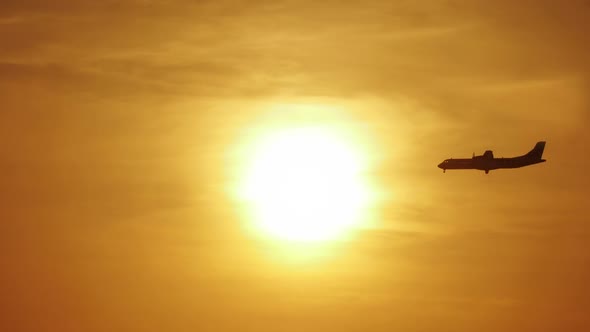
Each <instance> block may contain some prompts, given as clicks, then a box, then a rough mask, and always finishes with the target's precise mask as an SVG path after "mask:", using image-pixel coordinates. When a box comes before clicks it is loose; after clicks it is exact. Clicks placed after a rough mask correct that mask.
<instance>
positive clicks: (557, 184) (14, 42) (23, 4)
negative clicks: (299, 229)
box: [0, 0, 590, 332]
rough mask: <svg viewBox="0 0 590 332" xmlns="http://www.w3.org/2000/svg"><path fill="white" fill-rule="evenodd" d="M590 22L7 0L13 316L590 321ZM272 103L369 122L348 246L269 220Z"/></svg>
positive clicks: (152, 321) (210, 321)
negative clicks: (238, 180)
mask: <svg viewBox="0 0 590 332" xmlns="http://www.w3.org/2000/svg"><path fill="white" fill-rule="evenodd" d="M588 31H590V3H589V2H588V1H577V0H572V1H550V0H540V1H526V0H525V1H504V0H500V1H483V0H473V1H451V0H449V1H434V0H432V1H364V2H362V3H361V2H353V1H322V2H317V1H307V0H301V1H288V0H278V1H229V0H219V1H188V0H168V1H165V0H153V1H150V0H143V1H140V0H136V1H113V0H105V1H89V0H80V1H66V0H53V1H41V0H20V1H17V0H3V1H1V2H0V45H2V46H1V47H0V101H1V105H0V151H2V154H1V157H0V158H1V160H0V161H1V163H0V253H1V254H0V267H1V272H2V273H0V306H1V310H0V330H3V331H244V330H245V331H367V330H370V331H473V330H478V331H482V332H483V331H587V330H590V316H589V315H588V313H589V309H590V287H589V286H588V280H590V250H589V249H590V247H589V243H590V226H589V223H590V213H589V208H588V202H589V201H588V199H589V198H590V176H588V170H589V168H590V154H589V153H588V144H589V143H590V133H589V131H588V124H589V123H590V112H589V106H590V105H589V100H588V91H589V88H590V62H589V61H588V59H590V46H588V45H590V35H589V34H588ZM273 105H312V106H309V107H311V108H313V107H317V113H314V115H313V116H311V117H310V119H311V120H310V121H314V119H316V118H317V119H323V117H330V116H331V115H326V114H324V113H326V112H327V113H330V112H332V111H329V112H328V111H325V109H329V108H330V107H333V108H335V109H337V110H340V111H336V112H341V113H345V114H342V115H341V116H339V117H338V119H339V121H343V122H345V124H346V125H347V126H349V127H351V128H354V130H356V132H357V133H361V134H360V135H361V136H362V135H363V134H366V136H363V137H365V139H366V142H365V143H366V146H367V150H368V151H370V153H371V159H372V160H373V161H374V163H373V168H372V169H371V174H370V175H371V177H372V179H373V182H375V183H376V184H378V187H379V188H380V189H381V190H382V192H383V194H384V195H383V196H382V199H381V200H380V202H379V204H378V206H376V207H375V211H374V220H373V222H371V223H367V224H366V227H364V228H363V229H362V230H360V231H358V232H356V233H355V234H354V235H353V236H352V237H351V238H349V239H347V240H346V241H339V242H335V243H331V244H327V245H325V247H324V248H319V249H318V248H313V246H312V247H309V246H307V247H303V246H302V248H300V249H297V248H295V249H294V248H289V249H285V248H282V249H281V248H276V247H274V244H272V243H269V242H267V241H263V240H260V239H258V238H256V237H255V236H251V235H252V234H250V233H249V232H248V231H247V227H246V226H245V225H246V224H247V222H248V221H247V220H244V218H243V215H242V213H241V210H240V207H239V205H237V204H235V202H233V201H232V199H231V198H230V195H228V192H229V191H231V184H232V183H233V181H234V180H235V179H234V178H233V177H234V176H235V168H236V167H237V163H238V162H237V161H236V159H235V154H234V151H235V149H236V146H237V143H238V142H241V141H243V140H244V139H245V138H247V136H248V128H253V127H256V126H261V124H264V123H265V121H266V120H265V119H267V116H268V114H269V112H270V113H272V112H271V111H269V110H271V109H272V108H273ZM313 105H315V106H313ZM330 114H331V113H330ZM322 121H323V120H322ZM540 140H546V141H547V148H546V149H545V154H544V158H546V159H547V160H548V162H547V163H544V164H541V165H535V166H531V167H527V168H523V169H517V170H498V171H492V172H491V173H490V174H489V175H485V174H483V172H476V171H464V172H460V171H457V172H450V171H449V172H447V173H446V174H442V172H441V171H440V169H438V168H436V165H437V164H438V163H439V162H440V161H442V160H443V159H446V158H449V157H470V156H471V152H475V153H476V154H481V153H483V151H484V150H486V149H492V150H494V153H495V155H496V156H497V157H501V156H505V157H510V156H515V155H520V154H523V153H525V152H527V151H529V150H530V149H531V148H532V147H533V145H534V143H535V142H536V141H540ZM316 249H317V250H316ZM314 250H316V251H314ZM298 251H301V252H310V254H309V255H310V256H312V257H311V258H310V257H307V256H306V257H303V258H302V257H294V255H293V252H298ZM295 256H297V255H295ZM304 256H305V255H304Z"/></svg>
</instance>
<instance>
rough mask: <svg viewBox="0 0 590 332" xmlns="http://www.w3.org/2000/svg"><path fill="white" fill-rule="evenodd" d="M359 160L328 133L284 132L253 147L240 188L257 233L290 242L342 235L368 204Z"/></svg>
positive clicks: (340, 136) (350, 148)
mask: <svg viewBox="0 0 590 332" xmlns="http://www.w3.org/2000/svg"><path fill="white" fill-rule="evenodd" d="M363 161H364V160H363V157H362V155H361V154H360V152H359V150H358V149H357V148H356V147H355V145H354V144H353V142H351V141H350V140H348V139H347V137H346V135H343V134H342V133H339V132H338V131H336V130H331V129H330V128H326V127H299V128H285V129H281V130H278V131H277V132H274V133H272V134H269V135H267V136H266V137H264V138H263V139H261V140H259V142H258V143H257V144H255V146H254V148H253V151H252V153H251V155H250V158H249V162H248V167H247V168H246V172H245V174H244V178H243V181H242V184H241V189H240V191H241V195H242V197H243V198H244V199H246V200H247V202H248V206H249V210H250V211H251V213H252V215H253V218H254V222H255V224H256V226H257V228H258V229H259V230H261V231H262V232H264V233H265V234H267V235H271V236H273V237H274V238H278V239H282V240H288V241H306V242H311V241H322V240H329V239H334V238H337V237H339V236H342V235H344V234H345V233H347V232H348V231H350V230H351V229H352V228H354V226H355V225H357V224H358V223H359V222H360V221H361V219H362V213H363V210H364V209H365V208H366V205H367V203H368V197H369V195H368V189H367V185H366V181H365V179H364V176H363V170H364V163H363Z"/></svg>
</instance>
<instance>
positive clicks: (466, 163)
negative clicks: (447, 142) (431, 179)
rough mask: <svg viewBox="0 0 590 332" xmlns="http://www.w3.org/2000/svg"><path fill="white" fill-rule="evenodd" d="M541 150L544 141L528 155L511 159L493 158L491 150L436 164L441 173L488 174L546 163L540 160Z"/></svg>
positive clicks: (543, 147) (538, 143) (543, 148)
mask: <svg viewBox="0 0 590 332" xmlns="http://www.w3.org/2000/svg"><path fill="white" fill-rule="evenodd" d="M543 150H545V142H544V141H541V142H537V144H536V145H535V147H534V148H533V149H532V150H531V151H529V153H527V154H525V155H522V156H518V157H513V158H494V153H493V152H492V151H491V150H487V151H486V152H484V154H483V155H481V156H476V155H475V153H474V154H473V157H472V158H471V159H467V158H464V159H453V158H451V159H446V160H444V161H443V162H442V163H440V164H438V168H442V170H443V173H444V172H446V170H447V169H478V170H482V171H485V172H486V174H488V173H489V172H490V171H491V170H494V169H499V168H519V167H523V166H528V165H534V164H539V163H543V162H545V161H546V160H545V159H541V158H542V157H543Z"/></svg>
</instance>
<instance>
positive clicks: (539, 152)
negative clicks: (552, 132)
mask: <svg viewBox="0 0 590 332" xmlns="http://www.w3.org/2000/svg"><path fill="white" fill-rule="evenodd" d="M544 150H545V142H544V141H541V142H537V144H535V147H534V148H533V149H532V150H531V151H529V153H527V154H526V156H527V157H530V158H534V159H541V158H542V157H543V151H544Z"/></svg>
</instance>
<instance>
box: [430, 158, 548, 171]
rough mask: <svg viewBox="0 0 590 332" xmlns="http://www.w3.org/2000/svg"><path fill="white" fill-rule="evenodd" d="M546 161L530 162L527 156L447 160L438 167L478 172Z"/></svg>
mask: <svg viewBox="0 0 590 332" xmlns="http://www.w3.org/2000/svg"><path fill="white" fill-rule="evenodd" d="M545 161H546V160H545V159H538V160H530V159H529V158H526V157H525V156H520V157H514V158H493V159H483V158H481V159H477V157H475V158H468V159H467V158H464V159H447V160H445V161H443V162H442V163H440V164H439V165H438V167H439V168H442V169H477V170H482V171H485V170H488V171H491V170H494V169H499V168H519V167H523V166H528V165H533V164H538V163H542V162H545Z"/></svg>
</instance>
